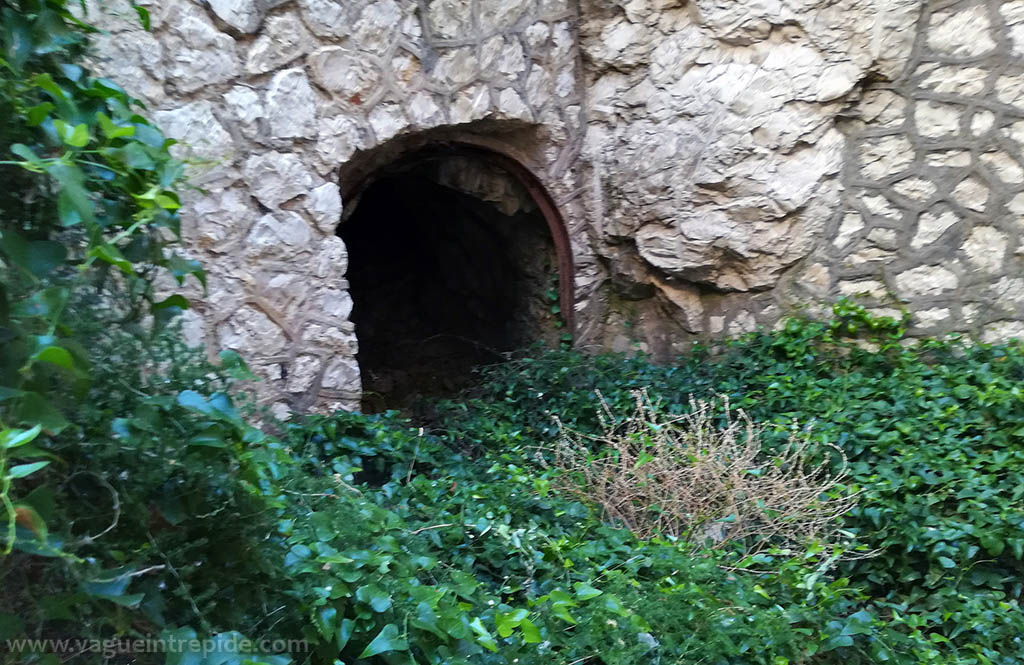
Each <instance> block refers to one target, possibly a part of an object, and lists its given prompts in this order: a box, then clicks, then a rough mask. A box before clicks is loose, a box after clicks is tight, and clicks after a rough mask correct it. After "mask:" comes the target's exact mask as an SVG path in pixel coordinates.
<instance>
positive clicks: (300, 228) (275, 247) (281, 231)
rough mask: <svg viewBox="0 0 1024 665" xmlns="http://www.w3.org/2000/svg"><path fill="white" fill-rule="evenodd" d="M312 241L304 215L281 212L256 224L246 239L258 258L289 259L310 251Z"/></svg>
mask: <svg viewBox="0 0 1024 665" xmlns="http://www.w3.org/2000/svg"><path fill="white" fill-rule="evenodd" d="M312 239H313V234H312V231H311V229H310V228H309V224H308V223H307V222H306V220H305V219H304V218H303V217H302V215H300V214H298V213H296V212H292V211H291V210H280V211H278V212H276V213H274V214H266V215H264V216H263V217H261V218H260V220H259V221H258V222H256V224H255V226H253V228H252V231H250V232H249V236H248V237H247V238H246V246H247V248H248V250H249V251H250V252H252V253H253V254H254V255H255V256H258V257H266V258H279V259H289V258H294V257H295V255H296V253H298V252H302V251H304V250H308V249H309V247H310V242H311V241H312Z"/></svg>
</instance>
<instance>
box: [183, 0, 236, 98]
mask: <svg viewBox="0 0 1024 665" xmlns="http://www.w3.org/2000/svg"><path fill="white" fill-rule="evenodd" d="M173 7H174V10H173V12H171V14H170V15H169V16H168V23H169V24H170V25H172V26H173V30H174V34H172V35H169V36H168V37H167V38H166V39H167V41H166V45H165V54H166V57H167V61H168V62H167V74H168V79H170V80H171V81H172V82H174V84H175V85H176V86H177V87H178V88H179V89H180V90H181V91H182V92H184V93H192V92H195V91H197V90H199V89H200V88H204V87H206V86H209V85H212V84H215V83H221V82H223V81H228V80H230V79H232V78H234V77H235V76H237V75H238V73H239V70H240V69H241V67H240V65H239V62H238V56H237V53H236V47H235V40H234V39H232V38H231V37H230V36H228V35H226V34H224V33H223V32H220V31H219V30H217V29H216V28H214V27H213V25H212V24H211V23H210V20H209V19H208V18H207V17H206V15H205V14H204V13H203V11H202V10H201V9H200V8H199V7H196V6H195V5H173Z"/></svg>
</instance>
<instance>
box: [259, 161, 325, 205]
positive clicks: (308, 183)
mask: <svg viewBox="0 0 1024 665" xmlns="http://www.w3.org/2000/svg"><path fill="white" fill-rule="evenodd" d="M245 179H246V182H248V183H249V187H250V188H251V189H252V193H253V196H255V197H256V198H257V199H259V201H260V203H262V204H263V205H265V206H267V207H268V208H271V209H274V208H277V207H278V206H279V205H281V204H282V203H284V202H285V201H288V200H291V199H293V198H295V197H296V196H299V195H300V194H305V193H306V192H308V191H309V190H310V189H312V187H313V184H314V183H313V175H312V174H311V173H310V172H309V170H308V169H307V168H306V166H305V164H303V163H302V160H300V159H299V157H298V156H296V155H294V154H290V153H280V152H267V153H263V154H259V155H253V156H252V157H250V158H249V159H247V160H246V162H245Z"/></svg>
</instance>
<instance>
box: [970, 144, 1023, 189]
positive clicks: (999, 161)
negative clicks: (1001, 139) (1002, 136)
mask: <svg viewBox="0 0 1024 665" xmlns="http://www.w3.org/2000/svg"><path fill="white" fill-rule="evenodd" d="M979 159H980V160H981V163H982V164H984V165H985V166H987V167H988V170H989V171H991V173H992V175H994V176H995V177H997V178H999V179H1000V180H1002V181H1003V182H1005V183H1007V184H1010V185H1019V184H1021V183H1024V169H1022V168H1021V165H1020V162H1018V161H1017V160H1016V159H1014V158H1013V157H1011V156H1010V155H1009V154H1008V153H1006V152H1004V151H1002V150H1000V151H996V152H986V153H982V154H981V155H980V156H979Z"/></svg>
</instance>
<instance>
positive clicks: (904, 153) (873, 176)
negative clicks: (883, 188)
mask: <svg viewBox="0 0 1024 665" xmlns="http://www.w3.org/2000/svg"><path fill="white" fill-rule="evenodd" d="M860 150H861V153H860V155H861V156H860V160H861V173H862V174H863V175H864V177H865V178H868V179H869V180H880V179H882V178H884V177H886V176H890V175H896V174H897V173H900V172H901V171H903V170H904V169H906V168H907V167H908V166H909V165H910V164H911V162H913V161H914V147H913V146H912V145H911V143H910V141H908V140H907V139H906V138H905V137H903V136H883V137H880V138H877V139H868V140H866V141H864V143H863V144H862V145H861V148H860Z"/></svg>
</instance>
